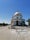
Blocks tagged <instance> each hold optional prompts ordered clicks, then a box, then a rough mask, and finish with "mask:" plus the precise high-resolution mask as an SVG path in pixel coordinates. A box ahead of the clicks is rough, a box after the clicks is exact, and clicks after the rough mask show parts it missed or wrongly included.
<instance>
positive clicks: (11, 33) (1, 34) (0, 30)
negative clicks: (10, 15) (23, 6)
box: [0, 26, 30, 40]
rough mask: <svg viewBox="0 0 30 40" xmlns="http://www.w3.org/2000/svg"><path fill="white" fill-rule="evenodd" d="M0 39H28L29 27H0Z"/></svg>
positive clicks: (29, 36)
mask: <svg viewBox="0 0 30 40" xmlns="http://www.w3.org/2000/svg"><path fill="white" fill-rule="evenodd" d="M0 40H30V28H26V27H20V29H18V30H17V31H16V30H15V29H8V26H7V27H0Z"/></svg>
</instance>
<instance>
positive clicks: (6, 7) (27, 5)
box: [0, 0, 30, 23]
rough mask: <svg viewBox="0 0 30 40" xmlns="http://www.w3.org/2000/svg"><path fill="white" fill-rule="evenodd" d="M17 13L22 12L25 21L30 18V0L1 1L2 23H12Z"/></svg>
mask: <svg viewBox="0 0 30 40" xmlns="http://www.w3.org/2000/svg"><path fill="white" fill-rule="evenodd" d="M16 11H19V12H21V13H22V15H23V18H24V19H26V20H27V19H28V18H30V0H0V23H2V22H7V23H10V20H11V17H12V15H13V14H14V13H15V12H16Z"/></svg>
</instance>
